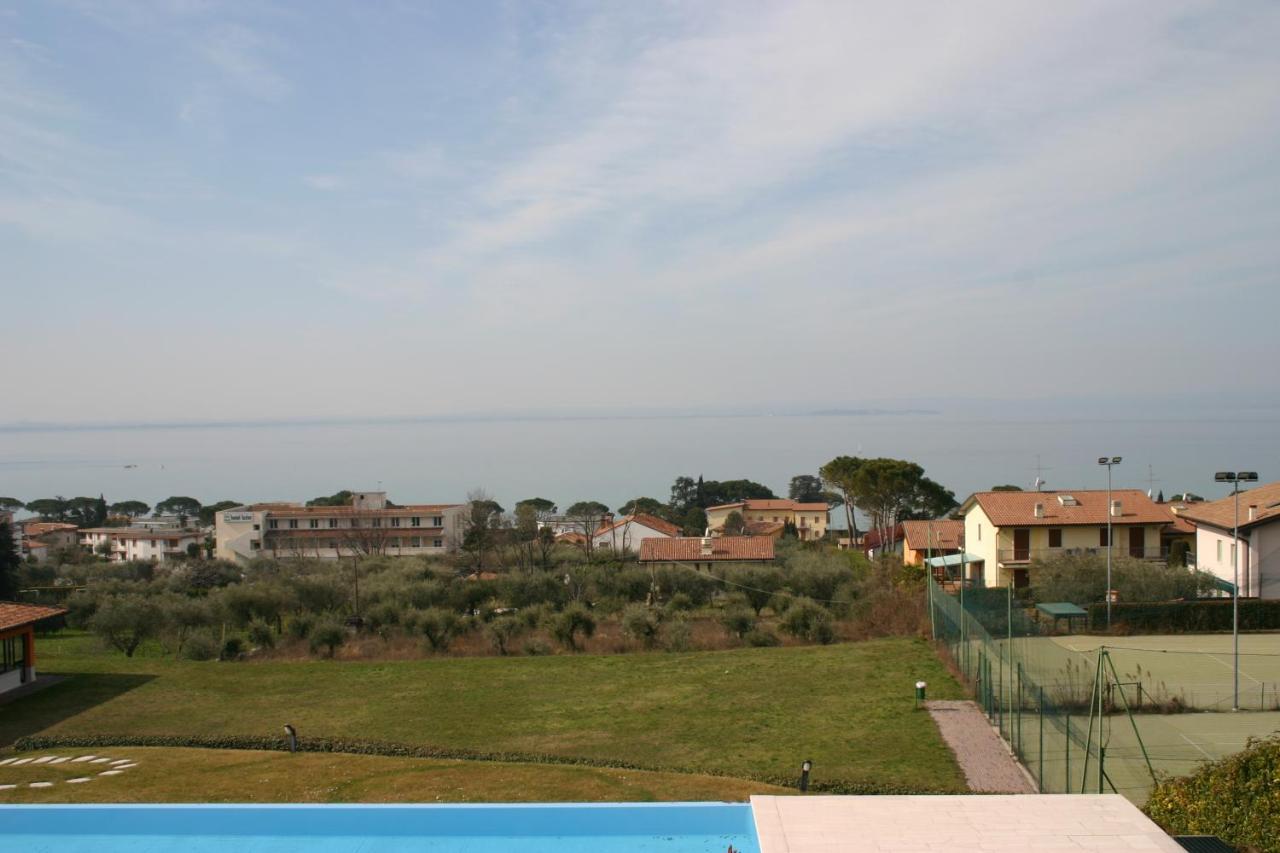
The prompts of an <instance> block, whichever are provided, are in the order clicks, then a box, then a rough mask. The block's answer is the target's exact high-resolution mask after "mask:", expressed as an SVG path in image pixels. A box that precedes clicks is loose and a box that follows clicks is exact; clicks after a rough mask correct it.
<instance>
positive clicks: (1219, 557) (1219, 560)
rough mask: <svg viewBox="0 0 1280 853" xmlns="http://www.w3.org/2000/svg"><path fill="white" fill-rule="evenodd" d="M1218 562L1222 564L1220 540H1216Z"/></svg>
mask: <svg viewBox="0 0 1280 853" xmlns="http://www.w3.org/2000/svg"><path fill="white" fill-rule="evenodd" d="M1218 562H1219V563H1221V562H1222V540H1221V539H1219V540H1218Z"/></svg>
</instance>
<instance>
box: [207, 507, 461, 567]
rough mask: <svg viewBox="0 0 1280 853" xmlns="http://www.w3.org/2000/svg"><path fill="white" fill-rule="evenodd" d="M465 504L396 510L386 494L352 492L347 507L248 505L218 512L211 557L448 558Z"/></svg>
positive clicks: (452, 548) (458, 532)
mask: <svg viewBox="0 0 1280 853" xmlns="http://www.w3.org/2000/svg"><path fill="white" fill-rule="evenodd" d="M465 506H466V505H465V504H412V505H409V506H394V505H391V504H390V503H388V501H387V495H386V493H385V492H355V493H353V495H352V503H351V505H350V506H312V507H308V506H303V505H302V504H296V503H262V504H249V505H247V506H241V507H235V508H233V509H226V510H223V511H222V512H219V513H218V514H217V516H216V522H215V533H214V536H215V540H216V543H217V544H216V546H215V551H214V554H215V556H217V557H218V558H219V559H222V560H237V561H241V562H245V561H248V560H252V559H254V558H257V557H276V558H282V557H311V558H315V559H321V560H336V559H340V558H342V557H357V556H371V555H384V556H392V557H397V556H405V557H407V556H415V555H432V554H446V553H449V552H450V551H452V550H454V549H455V548H456V547H457V544H458V537H459V536H460V533H461V530H460V527H461V520H462V514H463V510H464V509H465Z"/></svg>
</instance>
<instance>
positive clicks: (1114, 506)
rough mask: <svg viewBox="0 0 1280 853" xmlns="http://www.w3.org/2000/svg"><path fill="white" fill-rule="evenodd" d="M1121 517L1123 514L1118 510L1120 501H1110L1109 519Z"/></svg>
mask: <svg viewBox="0 0 1280 853" xmlns="http://www.w3.org/2000/svg"><path fill="white" fill-rule="evenodd" d="M1122 515H1124V512H1123V511H1122V510H1121V508H1120V501H1112V502H1111V517H1112V518H1119V517H1120V516H1122Z"/></svg>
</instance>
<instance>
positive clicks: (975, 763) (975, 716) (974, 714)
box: [925, 700, 1036, 794]
mask: <svg viewBox="0 0 1280 853" xmlns="http://www.w3.org/2000/svg"><path fill="white" fill-rule="evenodd" d="M925 707H926V708H928V709H929V715H930V716H931V717H933V720H934V722H935V723H937V724H938V730H939V731H940V732H942V739H943V740H945V741H946V742H947V746H949V747H951V751H952V752H954V753H955V754H956V761H958V762H959V763H960V769H961V770H963V771H964V778H965V781H966V782H968V783H969V789H970V790H972V791H979V792H982V793H997V794H1034V793H1035V792H1036V789H1035V786H1034V785H1033V784H1032V783H1031V780H1030V779H1029V778H1028V777H1027V774H1026V773H1025V772H1024V771H1023V769H1022V767H1020V766H1019V765H1018V762H1017V761H1015V760H1014V757H1013V755H1011V754H1010V752H1009V748H1008V747H1007V746H1005V744H1004V741H1003V740H1001V739H1000V735H998V734H996V731H995V729H993V728H992V727H991V724H990V723H988V722H987V718H986V717H985V716H984V715H983V713H982V711H981V710H980V709H979V708H978V706H977V705H976V704H974V703H973V702H967V701H966V702H955V701H941V700H940V701H935V702H926V703H925Z"/></svg>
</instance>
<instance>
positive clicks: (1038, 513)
mask: <svg viewBox="0 0 1280 853" xmlns="http://www.w3.org/2000/svg"><path fill="white" fill-rule="evenodd" d="M1033 514H1034V515H1035V517H1036V518H1044V504H1042V503H1037V504H1036V506H1035V509H1034V510H1033Z"/></svg>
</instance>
